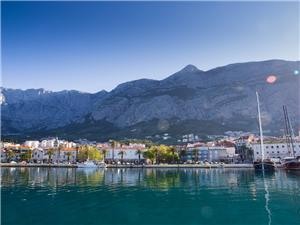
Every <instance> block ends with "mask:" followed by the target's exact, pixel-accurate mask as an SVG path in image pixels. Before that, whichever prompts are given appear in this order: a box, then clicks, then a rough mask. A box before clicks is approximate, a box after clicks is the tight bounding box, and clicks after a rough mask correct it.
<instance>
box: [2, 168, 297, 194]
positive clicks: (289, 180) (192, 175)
mask: <svg viewBox="0 0 300 225" xmlns="http://www.w3.org/2000/svg"><path fill="white" fill-rule="evenodd" d="M299 177H300V174H297V173H286V172H284V171H277V172H276V173H273V174H265V175H263V174H256V173H255V172H254V171H253V170H251V169H239V170H238V169H150V168H149V169H124V168H120V169H75V168H2V169H1V179H2V182H1V184H2V186H3V187H5V186H8V187H11V186H22V185H25V186H32V187H34V186H36V187H39V186H40V187H45V186H51V187H57V186H66V185H76V186H99V185H120V186H127V187H130V186H143V187H147V188H153V189H159V190H162V191H163V190H168V189H171V188H178V187H181V188H187V189H190V190H194V191H195V190H197V189H201V188H202V187H213V188H223V187H227V188H229V189H230V190H231V191H235V190H236V189H238V188H239V187H240V186H245V185H247V186H248V187H249V189H250V190H251V193H252V195H253V198H255V196H256V195H257V193H256V192H257V190H260V189H266V188H267V187H271V188H272V189H276V190H280V189H293V190H294V189H299V187H300V182H299Z"/></svg>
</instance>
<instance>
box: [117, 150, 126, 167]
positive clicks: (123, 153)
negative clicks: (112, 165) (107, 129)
mask: <svg viewBox="0 0 300 225" xmlns="http://www.w3.org/2000/svg"><path fill="white" fill-rule="evenodd" d="M125 154H126V152H125V151H124V150H122V149H121V150H120V151H119V153H118V155H120V156H121V163H122V164H123V158H124V155H125Z"/></svg>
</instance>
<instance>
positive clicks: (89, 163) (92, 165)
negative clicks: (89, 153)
mask: <svg viewBox="0 0 300 225" xmlns="http://www.w3.org/2000/svg"><path fill="white" fill-rule="evenodd" d="M77 167H78V168H105V167H106V164H105V163H98V164H96V163H94V162H93V161H89V160H88V161H85V162H83V163H77Z"/></svg>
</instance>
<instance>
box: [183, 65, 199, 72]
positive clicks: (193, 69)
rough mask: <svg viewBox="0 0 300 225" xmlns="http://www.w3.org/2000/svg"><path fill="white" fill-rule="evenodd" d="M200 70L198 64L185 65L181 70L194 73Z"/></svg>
mask: <svg viewBox="0 0 300 225" xmlns="http://www.w3.org/2000/svg"><path fill="white" fill-rule="evenodd" d="M197 71H200V70H199V69H198V68H197V67H196V66H194V65H192V64H189V65H187V66H185V67H184V68H183V69H182V70H180V72H185V73H193V72H197Z"/></svg>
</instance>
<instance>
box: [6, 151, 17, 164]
mask: <svg viewBox="0 0 300 225" xmlns="http://www.w3.org/2000/svg"><path fill="white" fill-rule="evenodd" d="M6 157H7V160H8V161H11V160H13V159H14V158H15V157H16V153H15V152H14V150H12V149H8V150H6Z"/></svg>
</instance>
